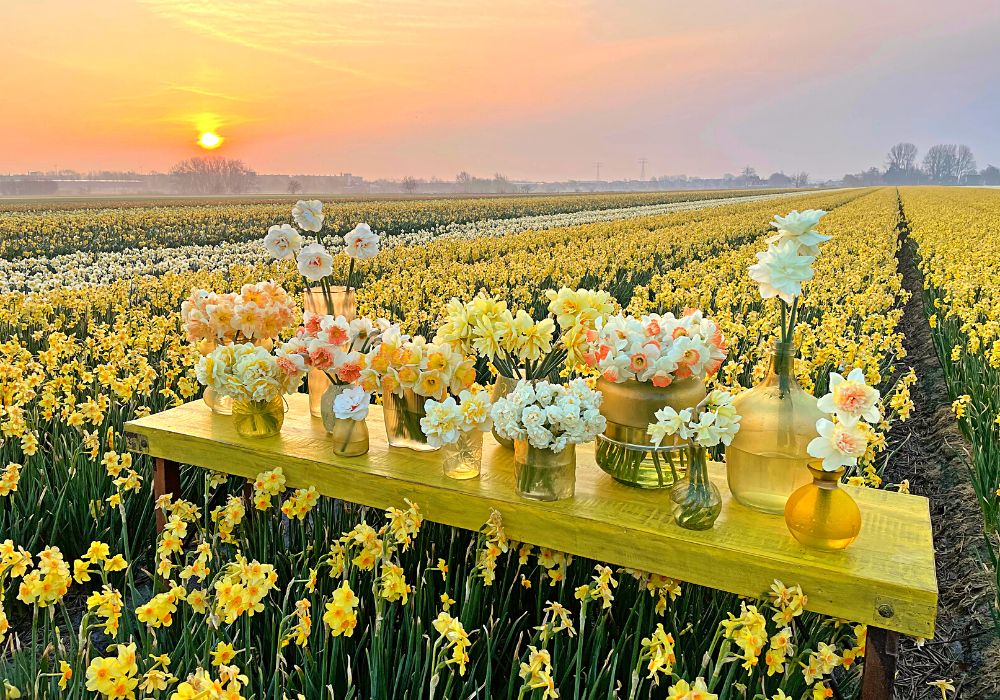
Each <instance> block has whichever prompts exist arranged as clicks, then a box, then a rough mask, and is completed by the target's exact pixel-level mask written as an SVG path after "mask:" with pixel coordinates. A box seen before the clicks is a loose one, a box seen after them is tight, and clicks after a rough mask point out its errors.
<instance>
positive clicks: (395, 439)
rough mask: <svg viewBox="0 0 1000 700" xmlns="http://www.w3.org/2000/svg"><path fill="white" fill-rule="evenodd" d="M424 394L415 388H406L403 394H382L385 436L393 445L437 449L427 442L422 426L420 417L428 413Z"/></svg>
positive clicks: (426, 450)
mask: <svg viewBox="0 0 1000 700" xmlns="http://www.w3.org/2000/svg"><path fill="white" fill-rule="evenodd" d="M424 401H426V399H425V398H424V397H423V396H418V395H417V394H415V393H414V392H413V389H406V390H405V391H403V395H402V396H399V395H397V394H394V393H389V394H384V395H383V396H382V416H383V418H384V420H385V436H386V438H387V439H388V440H389V445H390V446H391V447H405V448H407V449H410V450H416V451H417V452H430V451H432V450H436V449H437V448H436V447H431V446H430V445H428V444H427V436H426V435H424V431H423V428H421V427H420V419H421V418H423V417H424V416H425V415H426V412H425V411H424Z"/></svg>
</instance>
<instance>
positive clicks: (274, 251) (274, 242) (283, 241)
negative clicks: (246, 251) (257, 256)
mask: <svg viewBox="0 0 1000 700" xmlns="http://www.w3.org/2000/svg"><path fill="white" fill-rule="evenodd" d="M264 247H265V248H266V249H267V252H268V253H270V254H271V255H272V256H273V257H274V259H275V260H282V259H284V258H289V257H292V256H293V255H295V254H296V253H298V252H299V251H300V250H301V249H302V234H300V233H299V232H298V231H296V230H295V227H294V226H292V225H291V224H281V225H280V226H272V227H271V228H269V229H268V230H267V235H266V236H264Z"/></svg>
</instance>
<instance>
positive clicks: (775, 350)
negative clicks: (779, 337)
mask: <svg viewBox="0 0 1000 700" xmlns="http://www.w3.org/2000/svg"><path fill="white" fill-rule="evenodd" d="M797 353H798V348H796V347H795V345H794V344H792V343H782V342H780V341H776V342H775V343H774V344H773V345H772V346H771V362H770V364H769V366H768V370H767V377H765V379H764V384H767V385H769V386H778V387H779V389H780V391H781V395H782V396H785V395H787V394H788V393H789V392H790V391H792V390H793V387H797V386H798V381H797V380H796V379H795V355H796V354H797Z"/></svg>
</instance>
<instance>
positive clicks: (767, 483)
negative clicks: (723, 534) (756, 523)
mask: <svg viewBox="0 0 1000 700" xmlns="http://www.w3.org/2000/svg"><path fill="white" fill-rule="evenodd" d="M795 354H796V349H795V346H794V345H793V344H792V343H781V342H776V343H775V344H774V347H773V350H772V353H771V362H770V366H769V368H768V372H767V376H766V377H765V378H764V381H762V382H761V383H760V384H758V385H757V386H755V387H754V388H753V389H751V390H749V391H745V392H743V393H742V394H739V395H738V396H737V397H736V399H735V400H734V401H733V407H734V408H735V409H736V412H737V413H739V415H741V416H742V417H743V420H742V422H741V423H740V431H739V432H738V433H737V434H736V436H735V437H734V438H733V442H732V444H731V445H729V446H728V447H727V448H726V473H727V476H728V480H729V490H730V491H731V492H732V494H733V498H735V499H736V500H737V501H738V502H739V503H741V504H743V505H745V506H747V507H749V508H753V509H754V510H758V511H761V512H763V513H769V514H772V515H781V513H782V512H784V509H785V502H786V501H787V500H788V497H789V496H791V495H792V492H793V491H795V490H796V489H797V488H799V487H800V486H803V485H804V484H807V483H809V472H808V470H807V469H806V463H807V462H808V461H809V460H810V459H811V457H810V456H809V453H808V452H807V451H806V447H807V446H808V445H809V442H810V441H811V440H812V439H813V438H815V437H816V436H817V435H818V433H817V432H816V421H818V420H819V419H820V418H823V417H825V415H826V414H824V413H823V412H822V411H820V410H819V408H818V407H817V406H816V399H815V398H814V397H813V396H811V395H810V394H807V393H806V392H805V391H804V390H803V389H802V387H801V386H799V383H798V381H796V379H795V373H794V371H793V369H794V363H795Z"/></svg>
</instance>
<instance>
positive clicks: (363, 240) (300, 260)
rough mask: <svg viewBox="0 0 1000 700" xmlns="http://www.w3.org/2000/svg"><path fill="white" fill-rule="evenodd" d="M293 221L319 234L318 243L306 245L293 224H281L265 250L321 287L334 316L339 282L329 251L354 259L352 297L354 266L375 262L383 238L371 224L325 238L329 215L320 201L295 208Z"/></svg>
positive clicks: (350, 278)
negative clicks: (290, 263)
mask: <svg viewBox="0 0 1000 700" xmlns="http://www.w3.org/2000/svg"><path fill="white" fill-rule="evenodd" d="M292 219H293V220H294V221H295V223H296V225H298V227H299V228H300V229H302V230H303V231H308V232H310V233H314V234H316V240H315V241H312V242H309V243H304V239H303V237H302V234H301V233H299V231H298V230H297V229H296V228H295V227H294V226H292V225H291V224H280V225H275V226H272V227H271V228H269V229H268V231H267V235H266V236H264V247H265V248H267V251H268V252H269V253H270V254H271V255H272V256H273V257H274V259H275V260H283V259H286V258H294V259H295V264H296V266H297V267H298V271H299V273H300V274H301V275H302V276H303V277H305V278H306V280H307V281H308V283H310V284H312V283H317V282H318V283H319V286H320V289H321V290H322V291H323V296H324V298H325V299H326V306H327V313H333V301H332V299H333V287H334V285H335V284H337V282H335V281H334V280H333V279H332V276H333V255H331V254H330V252H329V248H334V253H336V252H338V250H337V248H340V249H343V251H344V253H345V254H346V255H347V257H348V258H350V261H351V262H350V266H349V267H348V270H347V276H346V277H345V278H344V280H343V285H342V286H343V287H344V289H345V290H346V292H347V293H350V291H351V288H352V286H353V287H357V280H355V279H354V264H355V261H357V260H368V259H370V258H374V257H375V256H376V255H377V254H378V251H379V236H378V234H377V233H375V232H374V231H372V230H371V227H369V226H368V224H358V225H357V226H355V227H354V229H353V230H351V231H350V232H348V233H346V234H343V235H339V234H333V233H332V232H329V231H328V232H327V235H324V234H323V231H324V227H325V221H326V215H325V214H324V213H323V202H321V201H320V200H318V199H310V200H299V201H298V202H296V204H295V206H294V207H292Z"/></svg>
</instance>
